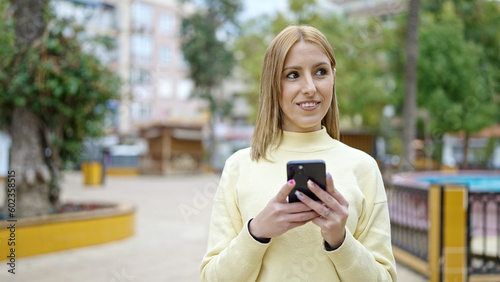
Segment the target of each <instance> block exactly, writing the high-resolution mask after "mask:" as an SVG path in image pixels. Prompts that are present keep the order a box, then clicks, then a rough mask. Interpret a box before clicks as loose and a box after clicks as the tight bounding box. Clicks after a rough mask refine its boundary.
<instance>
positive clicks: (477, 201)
mask: <svg viewBox="0 0 500 282" xmlns="http://www.w3.org/2000/svg"><path fill="white" fill-rule="evenodd" d="M445 186H446V185H444V186H442V187H437V188H439V189H440V191H441V194H440V196H439V198H440V199H438V200H437V202H436V201H434V200H431V198H432V199H436V198H435V194H432V195H431V193H430V192H429V191H430V188H429V189H427V188H425V187H421V186H418V185H411V184H397V185H395V184H392V183H386V192H387V199H388V205H389V214H390V218H391V235H392V244H393V246H395V247H397V248H398V249H400V250H403V251H404V253H405V254H404V255H405V257H404V258H403V257H402V259H404V260H405V261H410V262H411V261H412V260H416V259H417V258H418V259H419V260H420V261H421V262H422V263H421V264H420V265H415V266H411V265H409V266H410V267H412V268H414V269H415V270H416V271H418V272H420V273H422V274H423V275H426V276H429V278H430V279H431V281H441V280H440V279H442V278H443V277H442V276H440V275H442V274H440V275H437V276H436V277H441V278H440V279H438V280H435V279H437V278H431V276H432V273H433V271H434V270H436V269H441V268H442V267H444V265H443V261H442V258H441V259H439V257H442V256H443V250H444V249H443V248H445V246H444V245H443V244H445V243H443V242H444V241H443V234H445V233H446V232H448V233H447V234H457V236H458V235H459V234H458V233H449V232H456V231H450V229H447V228H450V227H451V228H453V226H454V225H455V222H454V218H455V217H454V216H453V215H452V216H451V217H450V215H448V221H447V222H448V223H447V224H445V225H443V221H442V219H443V212H444V210H445V205H446V204H445V203H444V202H443V198H442V197H446V196H445V195H444V194H443V191H446V189H448V188H446V187H445ZM443 189H444V190H443ZM464 189H465V191H467V189H466V187H464ZM433 195H434V196H433ZM463 199H464V200H463V201H464V202H467V201H468V203H467V205H464V206H466V207H467V210H466V211H464V212H466V216H464V217H463V218H464V219H465V221H466V222H465V221H464V225H463V226H464V231H466V232H467V236H466V240H465V238H464V240H463V241H462V242H463V244H464V246H463V249H464V250H465V252H466V260H467V262H466V264H464V267H466V268H467V271H466V277H468V278H467V280H470V281H483V280H482V277H490V278H488V279H490V280H484V281H500V280H494V279H497V278H498V279H500V193H498V192H490V193H483V192H474V191H468V193H467V192H466V193H465V196H464V198H463ZM431 202H434V204H432V205H433V206H434V205H436V204H435V203H437V206H439V210H438V211H437V212H438V213H437V214H436V213H435V211H436V210H434V211H432V209H431V207H430V205H431ZM455 205H460V206H461V204H460V202H458V203H455ZM431 213H432V214H433V215H432V216H433V218H437V219H438V221H434V224H433V227H432V230H435V231H433V232H432V233H433V234H431V223H430V222H432V220H431V219H430V217H431ZM439 214H441V215H439ZM439 217H441V219H439ZM450 220H451V221H450ZM436 222H438V224H436ZM457 224H458V222H457ZM465 224H466V225H465ZM458 226H460V225H458ZM465 226H467V227H466V228H465ZM436 227H437V229H436ZM443 228H444V229H443ZM465 229H466V230H465ZM439 230H440V231H439ZM436 234H437V235H436ZM452 236H453V235H452ZM448 240H450V239H449V235H448ZM432 246H434V247H432ZM436 246H437V247H436ZM436 248H439V249H441V251H439V249H436ZM448 248H449V246H448ZM436 250H437V254H438V258H437V259H436V258H435V256H434V258H433V259H431V252H432V254H436ZM448 252H449V249H448ZM439 253H441V255H439ZM408 257H410V259H408ZM396 258H397V259H398V257H396ZM412 258H413V259H412ZM464 261H465V257H464ZM422 264H423V265H424V267H422ZM437 271H439V270H437ZM443 271H444V270H443ZM492 275H493V276H492ZM491 277H495V278H493V280H491Z"/></svg>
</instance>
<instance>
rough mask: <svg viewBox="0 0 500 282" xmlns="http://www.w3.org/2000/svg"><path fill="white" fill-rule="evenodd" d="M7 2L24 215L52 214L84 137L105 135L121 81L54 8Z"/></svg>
mask: <svg viewBox="0 0 500 282" xmlns="http://www.w3.org/2000/svg"><path fill="white" fill-rule="evenodd" d="M0 3H1V5H0V6H1V7H4V9H3V12H2V16H3V18H2V21H1V22H2V23H1V25H3V26H2V29H0V39H6V40H0V50H2V52H1V53H0V54H1V55H0V56H1V58H0V66H1V67H0V93H1V95H0V123H1V124H2V125H3V126H4V127H5V128H6V129H7V130H8V132H9V133H10V135H11V137H12V148H11V157H10V170H13V171H15V173H16V189H17V201H16V207H17V212H16V216H17V217H27V216H34V215H40V214H48V213H51V212H53V211H54V208H55V206H56V205H57V204H58V199H59V191H60V187H59V181H58V180H59V177H60V170H61V168H62V166H63V164H64V162H65V161H68V160H75V159H77V158H78V157H79V156H80V154H81V150H80V147H81V141H82V139H83V138H84V137H86V136H98V135H100V134H101V129H102V125H103V119H104V117H105V115H106V112H107V111H106V102H107V101H108V100H110V99H116V98H117V97H118V90H119V85H120V81H119V79H118V77H117V76H116V75H114V74H113V73H112V72H111V71H110V70H108V69H107V67H106V66H104V65H103V64H102V63H100V62H99V60H98V59H97V58H96V57H95V56H94V55H92V54H90V53H88V52H85V51H83V50H82V43H83V41H82V40H85V42H92V41H93V39H92V38H89V36H88V35H87V36H86V35H85V33H84V32H83V29H82V28H81V27H77V26H75V25H73V24H72V23H71V22H70V21H67V20H60V19H57V18H56V17H55V16H54V15H53V13H52V11H51V10H50V5H48V1H45V0H38V1H29V0H19V1H12V4H13V5H12V9H11V10H10V8H9V7H8V3H7V2H6V1H5V0H1V2H0ZM8 11H13V14H12V13H9V12H8ZM95 43H96V44H100V43H102V42H101V41H95Z"/></svg>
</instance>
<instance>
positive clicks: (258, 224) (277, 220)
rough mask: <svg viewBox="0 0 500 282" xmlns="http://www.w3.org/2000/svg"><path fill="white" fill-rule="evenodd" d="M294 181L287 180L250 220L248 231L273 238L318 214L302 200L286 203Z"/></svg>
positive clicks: (260, 236) (259, 236)
mask: <svg viewBox="0 0 500 282" xmlns="http://www.w3.org/2000/svg"><path fill="white" fill-rule="evenodd" d="M293 187H295V182H294V181H293V179H292V180H290V181H288V182H287V183H286V184H285V185H284V186H283V187H281V189H280V191H279V192H278V194H277V195H276V197H274V198H273V199H271V201H269V203H268V204H267V206H266V207H265V208H264V209H263V210H262V211H261V212H260V213H259V214H258V215H257V216H256V217H255V218H254V219H253V220H252V221H251V222H250V226H249V230H250V233H251V234H252V235H253V236H254V237H257V238H273V237H276V236H279V235H281V234H283V233H285V232H287V231H288V230H290V229H293V228H295V227H298V226H301V225H304V224H306V223H307V222H309V221H311V220H312V219H314V218H316V217H319V216H320V215H319V214H318V213H317V212H315V211H313V210H311V208H310V207H308V206H306V205H305V204H304V203H302V202H294V203H288V200H287V197H288V194H289V193H290V192H291V191H292V189H293Z"/></svg>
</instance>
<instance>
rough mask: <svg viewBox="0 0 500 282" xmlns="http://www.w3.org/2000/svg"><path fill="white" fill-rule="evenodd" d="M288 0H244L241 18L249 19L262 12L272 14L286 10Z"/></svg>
mask: <svg viewBox="0 0 500 282" xmlns="http://www.w3.org/2000/svg"><path fill="white" fill-rule="evenodd" d="M287 5H288V2H287V0H243V11H242V12H241V19H242V20H247V19H250V18H255V17H257V16H259V15H262V14H271V13H275V12H276V11H283V10H286V8H287Z"/></svg>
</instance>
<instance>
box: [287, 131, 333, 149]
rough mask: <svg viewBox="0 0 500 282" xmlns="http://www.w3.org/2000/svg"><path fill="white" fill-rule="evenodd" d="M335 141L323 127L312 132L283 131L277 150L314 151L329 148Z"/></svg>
mask: <svg viewBox="0 0 500 282" xmlns="http://www.w3.org/2000/svg"><path fill="white" fill-rule="evenodd" d="M337 142H338V141H337V140H335V139H333V138H332V137H330V135H328V133H327V132H326V128H325V127H321V129H320V130H318V131H313V132H293V131H283V136H282V139H281V144H280V145H279V147H278V150H284V151H294V152H315V151H322V150H328V149H331V148H333V147H335V145H337Z"/></svg>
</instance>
